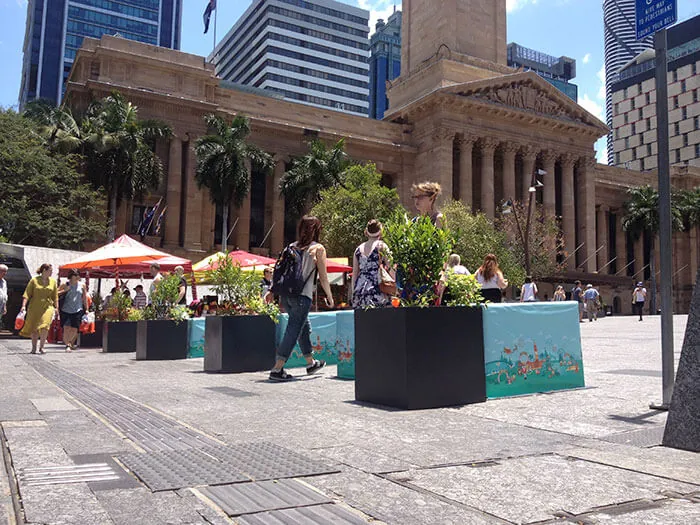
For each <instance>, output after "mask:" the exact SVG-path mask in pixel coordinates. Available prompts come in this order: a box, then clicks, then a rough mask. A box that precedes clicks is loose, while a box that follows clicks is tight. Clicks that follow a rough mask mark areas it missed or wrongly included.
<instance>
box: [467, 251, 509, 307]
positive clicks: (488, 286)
mask: <svg viewBox="0 0 700 525" xmlns="http://www.w3.org/2000/svg"><path fill="white" fill-rule="evenodd" d="M475 277H476V281H477V282H478V283H479V284H480V285H481V295H482V296H483V297H484V299H486V300H487V301H490V302H492V303H500V302H501V300H502V297H503V293H502V290H503V289H505V288H506V287H507V286H508V280H507V279H505V278H504V277H503V272H502V271H501V269H500V268H499V267H498V259H497V258H496V256H495V255H494V254H492V253H489V254H488V255H487V256H486V257H484V262H483V264H482V265H481V266H480V267H479V269H478V270H477V271H476V274H475Z"/></svg>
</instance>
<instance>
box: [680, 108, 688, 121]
mask: <svg viewBox="0 0 700 525" xmlns="http://www.w3.org/2000/svg"><path fill="white" fill-rule="evenodd" d="M687 118H688V108H687V107H685V106H683V107H682V108H681V119H683V120H685V119H687Z"/></svg>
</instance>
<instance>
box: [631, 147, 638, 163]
mask: <svg viewBox="0 0 700 525" xmlns="http://www.w3.org/2000/svg"><path fill="white" fill-rule="evenodd" d="M632 160H637V148H632Z"/></svg>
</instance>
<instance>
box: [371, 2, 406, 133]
mask: <svg viewBox="0 0 700 525" xmlns="http://www.w3.org/2000/svg"><path fill="white" fill-rule="evenodd" d="M369 49H370V57H369V116H370V118H376V119H379V120H381V119H382V118H384V112H385V111H386V110H387V107H388V106H389V101H388V100H387V98H386V82H387V80H394V79H395V78H396V77H398V76H399V75H400V74H401V11H394V13H393V14H392V15H391V16H390V17H389V19H388V20H387V22H386V23H384V20H378V21H377V25H376V32H375V33H374V34H373V35H372V37H371V38H370V44H369Z"/></svg>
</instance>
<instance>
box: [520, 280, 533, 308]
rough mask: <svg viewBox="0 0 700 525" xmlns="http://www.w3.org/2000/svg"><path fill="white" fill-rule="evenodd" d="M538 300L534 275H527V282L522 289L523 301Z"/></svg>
mask: <svg viewBox="0 0 700 525" xmlns="http://www.w3.org/2000/svg"><path fill="white" fill-rule="evenodd" d="M535 301H537V285H536V284H535V283H533V282H532V277H530V276H529V275H528V276H527V277H525V284H523V286H522V288H521V289H520V302H521V303H534V302H535Z"/></svg>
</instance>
